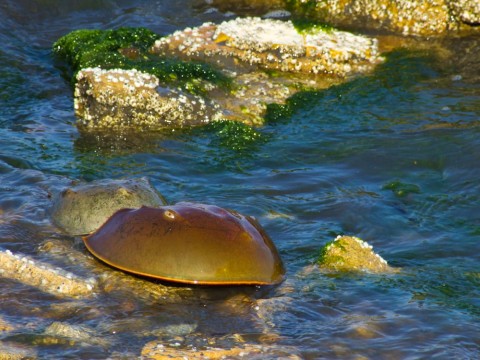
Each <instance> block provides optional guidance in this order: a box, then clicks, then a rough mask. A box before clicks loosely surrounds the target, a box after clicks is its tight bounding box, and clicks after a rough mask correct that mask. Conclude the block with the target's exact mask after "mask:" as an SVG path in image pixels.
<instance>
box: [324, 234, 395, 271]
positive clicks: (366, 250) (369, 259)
mask: <svg viewBox="0 0 480 360" xmlns="http://www.w3.org/2000/svg"><path fill="white" fill-rule="evenodd" d="M318 264H319V266H320V268H321V269H324V270H328V271H347V272H348V271H366V272H372V273H386V272H387V273H388V272H394V271H395V269H394V268H392V267H390V266H389V265H388V264H387V262H386V261H385V260H384V259H383V258H382V257H381V256H380V255H378V254H376V253H375V252H374V251H373V249H372V246H371V245H369V244H368V243H367V242H365V241H363V240H361V239H359V238H357V237H354V236H337V238H336V239H335V240H333V241H332V242H330V243H328V244H326V245H325V247H324V248H323V249H322V253H321V255H320V258H319V260H318Z"/></svg>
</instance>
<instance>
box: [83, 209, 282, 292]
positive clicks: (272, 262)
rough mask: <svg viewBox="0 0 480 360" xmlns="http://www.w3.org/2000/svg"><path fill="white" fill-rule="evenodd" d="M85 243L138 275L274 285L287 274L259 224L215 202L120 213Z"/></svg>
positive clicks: (191, 281)
mask: <svg viewBox="0 0 480 360" xmlns="http://www.w3.org/2000/svg"><path fill="white" fill-rule="evenodd" d="M83 240H84V243H85V245H86V247H87V248H88V250H89V251H90V252H91V253H92V254H93V255H94V256H95V257H97V258H98V259H100V260H102V261H103V262H105V263H107V264H109V265H110V266H112V267H115V268H118V269H121V270H124V271H126V272H130V273H134V274H137V275H142V276H147V277H152V278H157V279H160V280H166V281H173V282H178V283H184V284H199V285H269V284H278V283H280V282H282V280H283V278H284V275H285V268H284V266H283V263H282V260H281V258H280V255H279V253H278V251H277V249H276V247H275V245H274V244H273V242H272V240H271V239H270V238H269V237H268V235H267V234H266V233H265V231H264V230H263V229H262V228H261V226H260V225H259V224H258V222H257V221H256V220H255V219H253V218H252V217H249V216H243V215H241V214H239V213H237V212H235V211H232V210H225V209H223V208H220V207H218V206H214V205H203V204H194V203H188V202H181V203H178V204H176V205H172V206H161V207H159V208H152V207H147V206H143V207H141V208H139V209H122V210H119V211H117V212H116V213H115V214H114V215H112V217H110V219H108V220H107V222H105V224H103V225H102V226H101V227H100V228H99V229H98V230H97V231H96V232H95V233H93V234H91V235H89V236H85V237H84V238H83Z"/></svg>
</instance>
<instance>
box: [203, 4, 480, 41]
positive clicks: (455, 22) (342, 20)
mask: <svg viewBox="0 0 480 360" xmlns="http://www.w3.org/2000/svg"><path fill="white" fill-rule="evenodd" d="M244 3H247V4H244ZM269 3H270V1H268V0H250V1H248V0H244V1H243V4H242V5H241V6H239V5H238V4H237V2H232V1H225V0H212V5H214V6H216V7H218V8H220V10H222V11H227V10H230V11H236V10H237V9H241V8H244V7H245V6H250V8H251V9H253V11H254V12H256V13H258V12H263V13H266V12H267V9H270V10H271V9H277V10H278V9H284V10H288V11H289V12H291V13H292V15H293V16H294V17H303V18H308V19H310V20H315V21H321V22H327V23H329V24H332V25H334V26H342V27H350V28H351V27H355V28H361V29H380V30H387V31H390V32H394V33H398V34H404V35H420V36H438V35H443V34H448V33H453V34H454V33H457V32H458V31H459V30H460V31H464V30H467V31H469V32H475V31H478V27H477V26H476V25H478V24H479V23H480V3H479V2H478V0H408V1H405V0H283V1H276V2H275V3H273V4H272V7H270V8H268V4H269Z"/></svg>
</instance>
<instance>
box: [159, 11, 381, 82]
mask: <svg viewBox="0 0 480 360" xmlns="http://www.w3.org/2000/svg"><path fill="white" fill-rule="evenodd" d="M153 52H154V53H156V54H159V55H163V56H165V55H167V54H174V55H176V56H179V57H180V58H194V59H201V60H203V61H207V62H210V61H215V62H217V63H221V64H222V66H224V67H225V66H228V61H229V62H230V63H231V62H234V63H235V65H243V66H244V67H245V68H247V69H248V68H249V67H250V68H253V69H255V68H256V67H257V66H258V67H260V68H263V69H269V70H279V71H283V72H294V73H313V74H318V73H322V74H323V73H327V74H333V75H337V76H344V75H347V74H351V73H355V72H365V71H367V70H369V69H372V67H373V66H374V65H375V64H377V63H378V62H380V61H381V58H380V56H379V53H378V48H377V42H376V40H375V39H372V38H368V37H365V36H360V35H354V34H352V33H349V32H345V31H339V30H335V29H333V28H327V29H324V28H321V27H317V28H314V27H313V28H311V29H309V31H305V32H301V31H299V30H297V29H296V28H295V26H294V25H293V23H292V22H291V21H280V20H273V19H261V18H237V19H234V20H230V21H225V22H223V23H221V24H219V25H215V24H211V23H207V24H203V25H202V26H200V27H197V28H193V29H191V28H187V29H185V30H182V31H177V32H175V33H174V34H172V35H170V36H167V37H164V38H162V39H159V40H157V41H156V42H155V45H154V47H153ZM239 62H240V63H241V64H238V63H239Z"/></svg>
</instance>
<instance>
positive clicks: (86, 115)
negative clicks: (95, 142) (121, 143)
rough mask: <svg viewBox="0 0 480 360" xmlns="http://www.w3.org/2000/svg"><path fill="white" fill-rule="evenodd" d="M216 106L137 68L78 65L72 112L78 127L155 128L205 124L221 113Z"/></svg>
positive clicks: (90, 128)
mask: <svg viewBox="0 0 480 360" xmlns="http://www.w3.org/2000/svg"><path fill="white" fill-rule="evenodd" d="M218 108H219V106H218V105H217V104H215V103H213V102H211V101H208V100H205V99H204V98H202V97H199V96H196V95H192V94H189V93H187V92H185V91H182V90H180V89H171V88H168V87H166V86H160V83H159V79H158V78H157V77H156V76H155V75H150V74H147V73H144V72H140V71H137V70H121V69H116V70H102V69H100V68H86V69H82V70H81V71H80V72H79V73H78V75H77V85H76V88H75V113H76V115H77V116H78V117H79V118H80V120H79V122H78V127H79V128H80V129H81V130H85V131H88V130H95V129H102V130H122V129H131V128H137V129H142V130H159V129H162V128H166V127H183V126H185V125H201V124H206V123H208V122H209V121H211V120H212V119H216V118H219V117H221V112H220V111H219V109H218Z"/></svg>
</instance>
